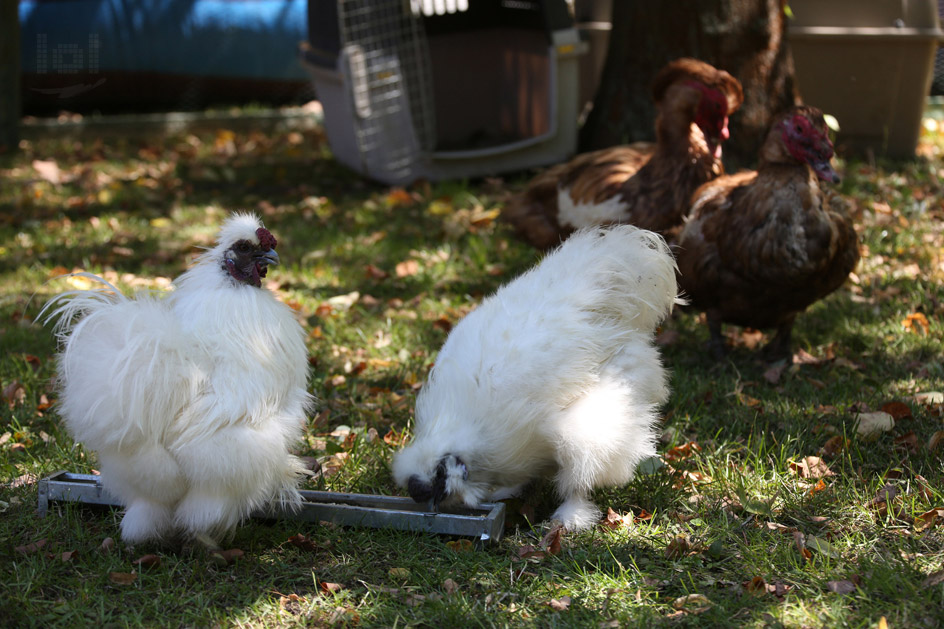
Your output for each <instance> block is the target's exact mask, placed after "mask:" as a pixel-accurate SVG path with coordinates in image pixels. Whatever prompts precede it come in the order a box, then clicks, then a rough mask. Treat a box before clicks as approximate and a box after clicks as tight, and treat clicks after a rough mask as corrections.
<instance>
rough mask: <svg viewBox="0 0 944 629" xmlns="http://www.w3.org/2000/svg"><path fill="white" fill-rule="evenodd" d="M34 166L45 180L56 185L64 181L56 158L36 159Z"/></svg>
mask: <svg viewBox="0 0 944 629" xmlns="http://www.w3.org/2000/svg"><path fill="white" fill-rule="evenodd" d="M32 166H33V170H35V171H36V172H37V174H39V176H40V178H41V179H43V180H44V181H48V182H49V183H51V184H53V185H56V186H58V185H59V184H60V183H62V171H61V170H59V164H57V163H56V161H55V160H52V159H49V160H42V159H34V160H33V163H32Z"/></svg>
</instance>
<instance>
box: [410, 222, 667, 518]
mask: <svg viewBox="0 0 944 629" xmlns="http://www.w3.org/2000/svg"><path fill="white" fill-rule="evenodd" d="M676 295H677V288H676V279H675V262H674V260H673V258H672V255H671V253H670V252H669V249H668V247H667V246H666V244H665V242H664V241H663V239H662V238H661V237H660V236H658V235H656V234H654V233H652V232H649V231H645V230H642V229H638V228H636V227H632V226H629V225H623V226H616V227H612V228H610V229H603V228H599V227H597V228H590V229H586V230H582V231H578V232H576V233H575V235H573V236H571V237H570V238H569V239H568V240H567V241H565V242H564V244H563V245H561V246H560V247H559V248H558V249H556V250H555V251H553V252H552V253H550V254H548V255H547V256H546V257H545V258H544V259H543V261H542V262H541V263H540V264H538V265H537V266H536V267H535V268H533V269H531V270H530V271H528V272H527V273H525V274H524V275H522V276H521V277H519V278H518V279H516V280H514V281H513V282H511V283H510V284H507V285H506V286H503V287H502V288H500V289H499V290H498V292H496V293H495V294H494V295H493V296H491V297H489V298H488V299H486V300H485V301H483V302H482V304H481V305H480V306H479V307H478V308H476V309H475V310H474V311H472V312H471V313H469V315H468V316H466V317H465V318H464V319H463V320H462V321H460V322H459V324H458V325H456V327H455V328H454V329H453V331H452V333H451V334H450V335H449V337H448V338H447V339H446V342H445V344H444V345H443V347H442V349H441V350H440V352H439V356H438V358H437V359H436V364H435V366H434V367H433V370H432V371H431V372H430V375H429V379H428V381H427V382H426V384H425V385H424V386H423V389H422V390H421V391H420V394H419V396H418V398H417V402H416V420H415V426H414V436H413V440H412V442H411V443H410V444H409V445H408V446H407V447H405V448H404V449H403V450H401V451H400V452H398V453H397V454H396V455H395V457H394V459H393V463H392V471H393V477H394V479H395V481H396V482H397V483H398V484H399V485H400V486H402V487H405V488H407V490H408V492H409V493H410V495H411V496H412V497H413V499H414V500H416V501H417V502H426V501H430V502H431V503H432V505H433V506H435V505H437V504H439V503H443V504H449V503H460V504H461V503H464V504H465V505H467V506H476V505H479V504H481V503H482V502H486V501H489V500H500V499H503V498H507V497H510V496H512V495H514V494H515V493H516V492H517V491H518V489H520V488H521V487H522V486H523V485H525V484H526V483H527V482H528V481H530V480H532V479H535V478H539V477H544V476H550V475H554V482H555V485H556V490H557V493H558V494H559V497H560V498H561V499H562V500H563V502H562V504H561V505H560V507H559V508H558V509H557V511H556V512H555V513H554V515H553V516H552V517H553V518H554V519H557V520H560V521H561V522H562V523H563V524H564V526H565V527H566V528H567V529H569V530H579V529H583V528H587V527H589V526H591V525H592V524H593V523H594V522H596V521H597V520H598V517H599V512H598V510H597V509H596V507H595V506H594V505H593V503H592V502H591V501H590V499H589V494H590V492H591V490H593V489H594V488H595V487H600V486H607V485H621V484H624V483H626V482H627V481H629V480H630V479H631V478H632V476H633V472H634V470H635V468H636V465H637V464H638V463H639V462H640V461H642V460H643V459H645V458H647V457H649V456H651V455H653V454H655V439H656V433H657V428H656V422H657V419H658V408H659V406H660V405H661V404H662V403H663V402H665V400H666V398H667V397H668V387H667V384H666V373H665V371H664V369H663V367H662V363H661V359H660V356H659V353H658V351H657V349H656V348H655V347H654V345H653V336H654V332H655V329H656V326H657V325H658V324H659V322H660V321H661V320H662V319H663V318H664V317H665V316H666V315H668V313H669V312H670V311H671V309H672V306H673V304H674V303H675V302H676V301H677V299H676Z"/></svg>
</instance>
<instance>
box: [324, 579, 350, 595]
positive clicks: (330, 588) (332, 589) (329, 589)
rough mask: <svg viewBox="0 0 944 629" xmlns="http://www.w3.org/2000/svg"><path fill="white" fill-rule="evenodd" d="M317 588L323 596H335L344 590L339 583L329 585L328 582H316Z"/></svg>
mask: <svg viewBox="0 0 944 629" xmlns="http://www.w3.org/2000/svg"><path fill="white" fill-rule="evenodd" d="M318 587H319V588H320V589H321V592H322V593H323V594H335V593H337V592H340V591H341V590H343V589H344V586H343V585H341V584H340V583H329V582H328V581H318Z"/></svg>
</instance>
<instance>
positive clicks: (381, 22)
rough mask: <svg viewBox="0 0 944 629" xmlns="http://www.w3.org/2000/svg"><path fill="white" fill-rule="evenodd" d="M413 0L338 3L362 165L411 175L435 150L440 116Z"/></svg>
mask: <svg viewBox="0 0 944 629" xmlns="http://www.w3.org/2000/svg"><path fill="white" fill-rule="evenodd" d="M420 19H421V18H420V16H419V15H417V14H414V11H413V10H412V7H411V2H410V0H338V22H339V29H340V32H341V41H342V42H344V46H343V54H344V57H345V62H346V64H347V70H348V73H349V74H348V76H349V77H350V78H351V87H350V89H351V96H352V99H353V103H354V110H355V113H356V115H357V118H358V121H357V124H356V129H355V137H356V140H357V145H358V150H359V152H360V158H361V161H362V162H363V163H364V164H365V166H366V163H367V162H369V161H374V160H376V159H381V160H382V161H383V163H382V164H381V167H382V168H383V169H384V170H387V171H388V172H389V174H390V175H392V176H405V175H408V174H409V172H410V171H411V169H412V167H413V166H414V164H415V163H416V162H417V161H418V160H419V159H420V158H421V157H422V156H423V155H424V154H425V153H428V152H429V151H431V150H432V148H433V144H434V142H435V129H436V124H435V118H434V113H433V105H432V87H431V78H430V77H431V70H430V67H429V51H428V48H427V42H426V35H425V32H424V31H423V25H422V23H421V21H420Z"/></svg>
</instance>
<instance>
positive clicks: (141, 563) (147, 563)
mask: <svg viewBox="0 0 944 629" xmlns="http://www.w3.org/2000/svg"><path fill="white" fill-rule="evenodd" d="M131 563H132V564H134V565H136V566H138V567H139V568H141V569H143V570H150V569H152V568H157V567H158V566H160V565H161V558H160V556H159V555H142V556H141V557H138V558H137V559H135V560H134V561H132V562H131Z"/></svg>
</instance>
